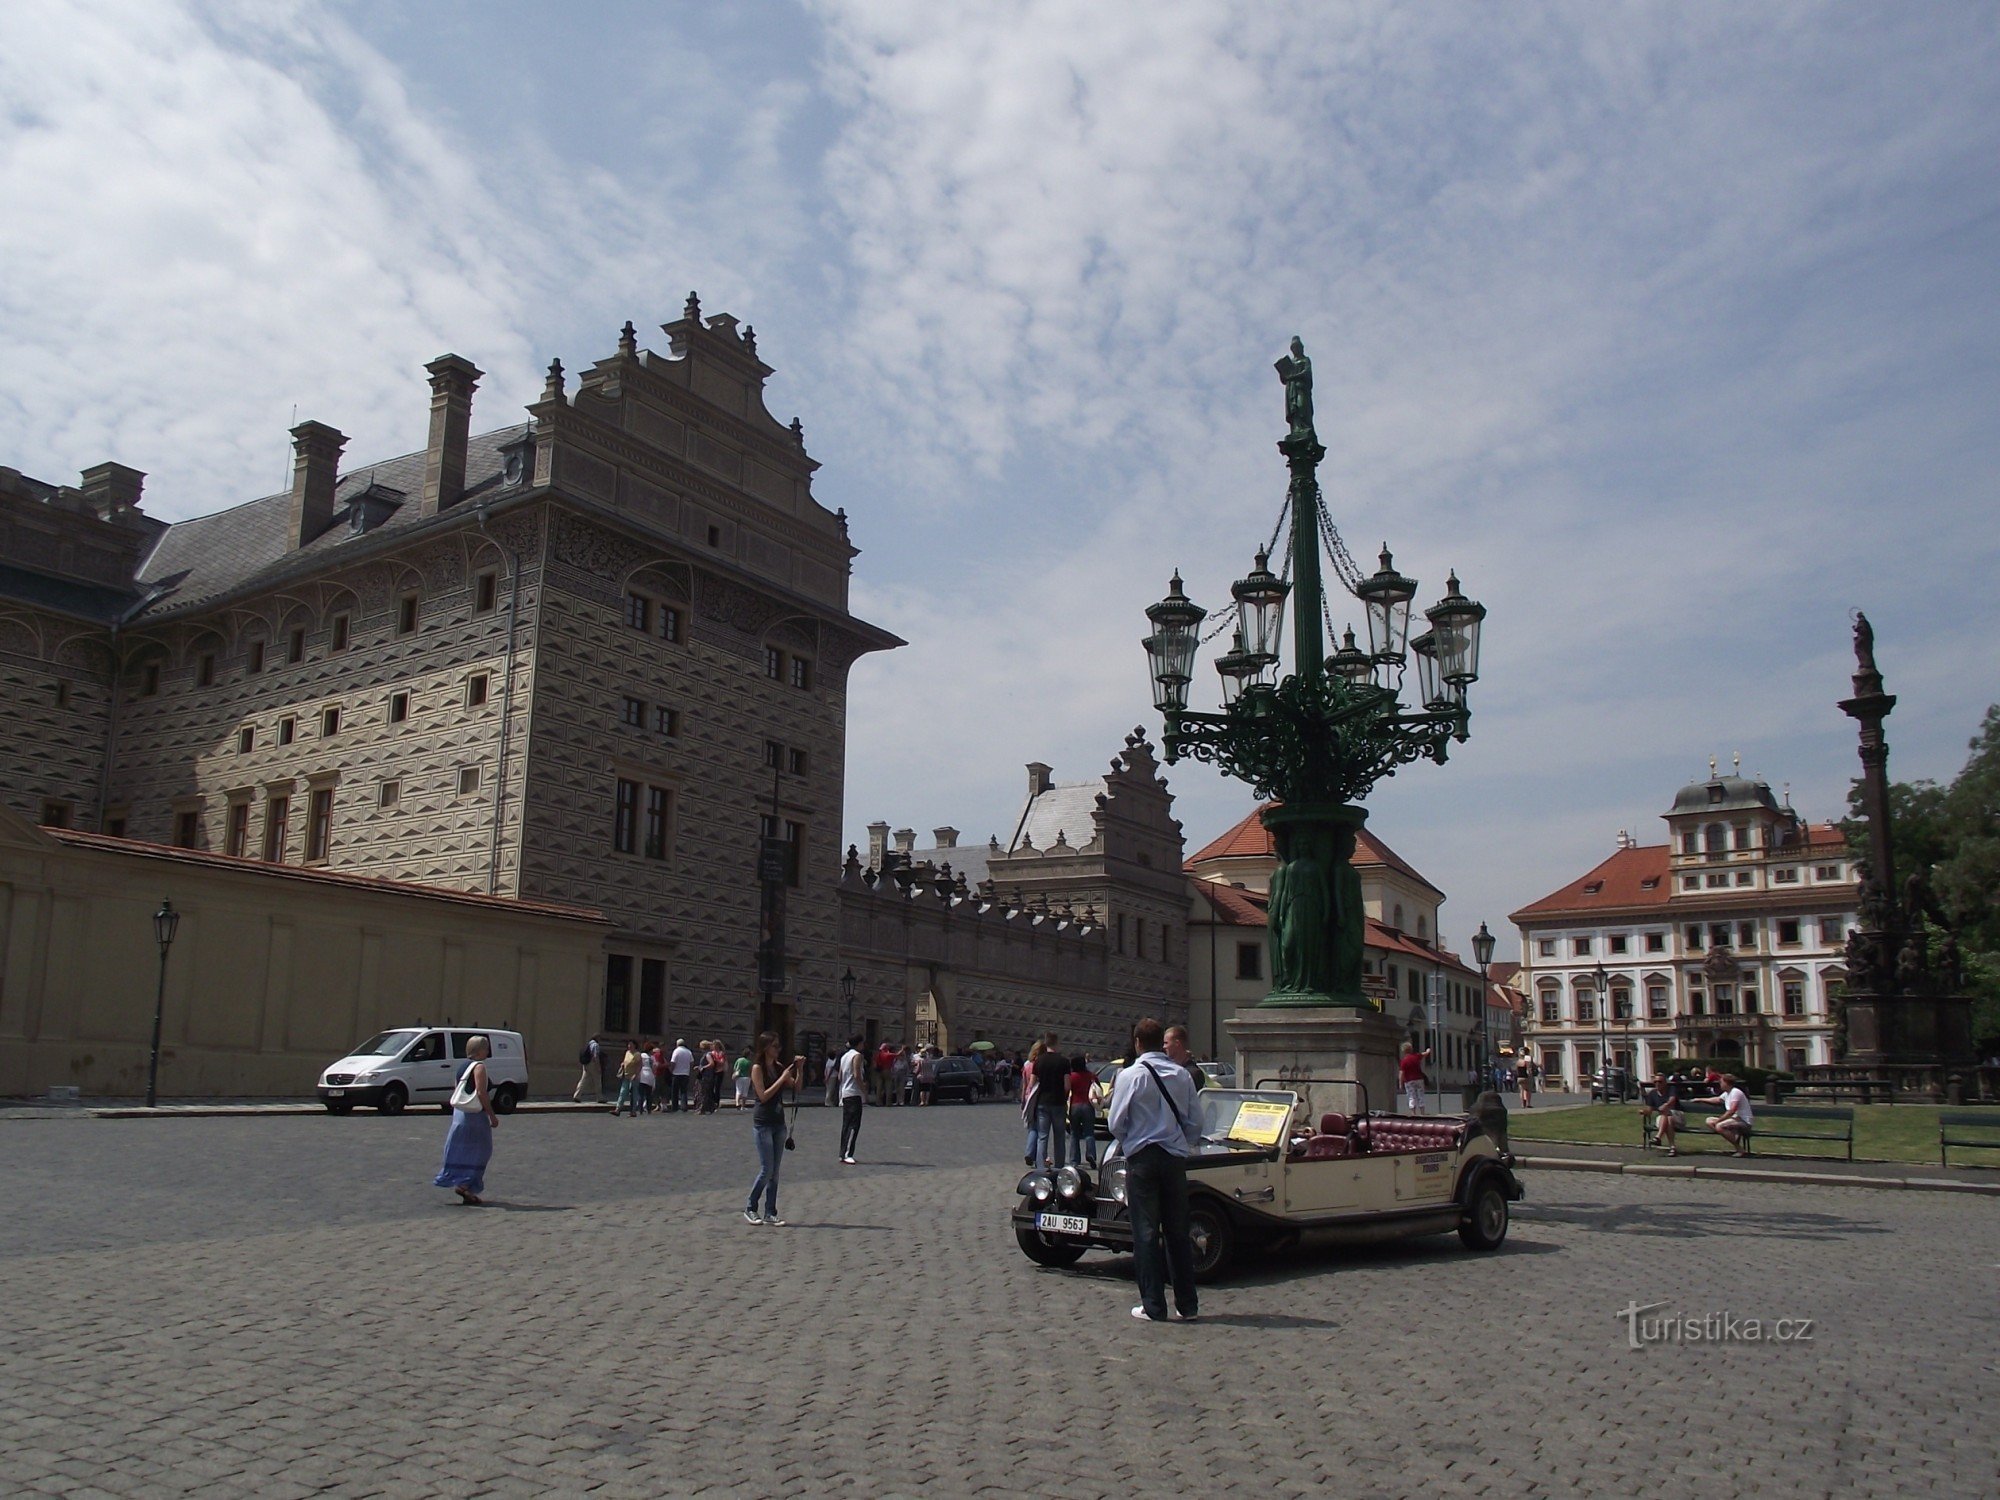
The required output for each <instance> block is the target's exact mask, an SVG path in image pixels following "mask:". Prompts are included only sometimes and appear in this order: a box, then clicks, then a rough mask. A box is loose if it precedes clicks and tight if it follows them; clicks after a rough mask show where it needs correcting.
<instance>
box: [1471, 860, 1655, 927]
mask: <svg viewBox="0 0 2000 1500" xmlns="http://www.w3.org/2000/svg"><path fill="white" fill-rule="evenodd" d="M1648 882H1651V883H1650V884H1648ZM1672 894H1673V883H1672V882H1671V881H1670V880H1668V879H1667V846H1666V845H1665V844H1642V845H1638V846H1635V847H1633V848H1629V849H1620V850H1618V851H1617V852H1616V853H1614V854H1613V855H1612V856H1611V858H1609V859H1607V860H1605V861H1604V863H1603V864H1601V865H1599V866H1598V867H1597V868H1596V869H1594V870H1592V871H1591V872H1590V873H1589V874H1587V875H1580V876H1578V877H1577V878H1576V879H1575V880H1572V881H1571V882H1570V883H1569V884H1568V885H1566V886H1564V887H1563V888H1562V889H1561V890H1559V891H1555V892H1552V893H1551V894H1549V895H1547V896H1544V897H1542V899H1541V900H1539V901H1533V902H1530V903H1529V904H1528V905H1526V906H1524V907H1522V908H1521V909H1520V910H1519V911H1517V912H1515V913H1514V914H1513V915H1512V916H1511V917H1510V918H1509V919H1508V920H1510V921H1512V922H1515V923H1519V922H1520V921H1522V919H1524V918H1532V917H1546V916H1554V915H1556V914H1558V913H1567V912H1600V911H1617V910H1627V909H1630V908H1632V907H1648V906H1664V905H1666V903H1667V898H1668V897H1669V896H1671V895H1672Z"/></svg>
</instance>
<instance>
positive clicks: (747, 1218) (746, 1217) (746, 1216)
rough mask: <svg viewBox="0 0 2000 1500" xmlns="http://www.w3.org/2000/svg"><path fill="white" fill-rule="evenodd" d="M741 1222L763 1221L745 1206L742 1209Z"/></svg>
mask: <svg viewBox="0 0 2000 1500" xmlns="http://www.w3.org/2000/svg"><path fill="white" fill-rule="evenodd" d="M743 1222H744V1223H745V1224H762V1223H763V1222H764V1221H763V1220H762V1219H760V1218H758V1217H757V1215H756V1214H754V1213H752V1212H751V1211H750V1210H749V1209H747V1208H746V1209H744V1210H743Z"/></svg>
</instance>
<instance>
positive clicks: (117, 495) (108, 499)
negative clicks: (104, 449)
mask: <svg viewBox="0 0 2000 1500" xmlns="http://www.w3.org/2000/svg"><path fill="white" fill-rule="evenodd" d="M145 485H146V476H145V475H144V474H141V473H140V472H139V471H138V470H137V469H128V468H126V467H125V465H123V464H97V465H95V466H94V467H92V468H88V469H85V470H84V471H83V498H84V501H85V503H86V504H88V505H89V507H90V513H91V514H92V515H94V516H96V517H97V519H98V520H100V521H116V520H119V519H121V518H122V517H123V516H124V514H125V512H127V511H128V510H137V509H138V508H139V493H140V491H141V490H143V489H144V488H145Z"/></svg>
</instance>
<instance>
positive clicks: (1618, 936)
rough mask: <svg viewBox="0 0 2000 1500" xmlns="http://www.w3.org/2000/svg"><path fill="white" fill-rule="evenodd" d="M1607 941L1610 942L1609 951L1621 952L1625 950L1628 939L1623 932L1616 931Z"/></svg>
mask: <svg viewBox="0 0 2000 1500" xmlns="http://www.w3.org/2000/svg"><path fill="white" fill-rule="evenodd" d="M1608 941H1609V942H1610V944H1611V951H1612V952H1613V953H1623V952H1624V951H1625V947H1626V944H1627V942H1628V941H1629V940H1628V939H1627V938H1626V936H1625V934H1624V933H1622V932H1616V933H1613V934H1612V935H1611V937H1610V938H1609V939H1608Z"/></svg>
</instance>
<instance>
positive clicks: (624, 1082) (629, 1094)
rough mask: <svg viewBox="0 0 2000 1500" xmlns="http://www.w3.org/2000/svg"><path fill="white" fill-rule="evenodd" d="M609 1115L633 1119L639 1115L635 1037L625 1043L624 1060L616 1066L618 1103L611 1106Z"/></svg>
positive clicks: (637, 1064) (637, 1063)
mask: <svg viewBox="0 0 2000 1500" xmlns="http://www.w3.org/2000/svg"><path fill="white" fill-rule="evenodd" d="M611 1113H612V1114H614V1115H622V1114H626V1113H630V1114H631V1115H632V1116H633V1118H635V1119H636V1118H637V1117H638V1114H639V1042H638V1039H637V1038H636V1037H635V1038H633V1039H632V1040H630V1041H628V1042H626V1043H625V1059H624V1061H622V1062H621V1063H619V1064H618V1102H617V1103H616V1104H614V1105H612V1106H611Z"/></svg>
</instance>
